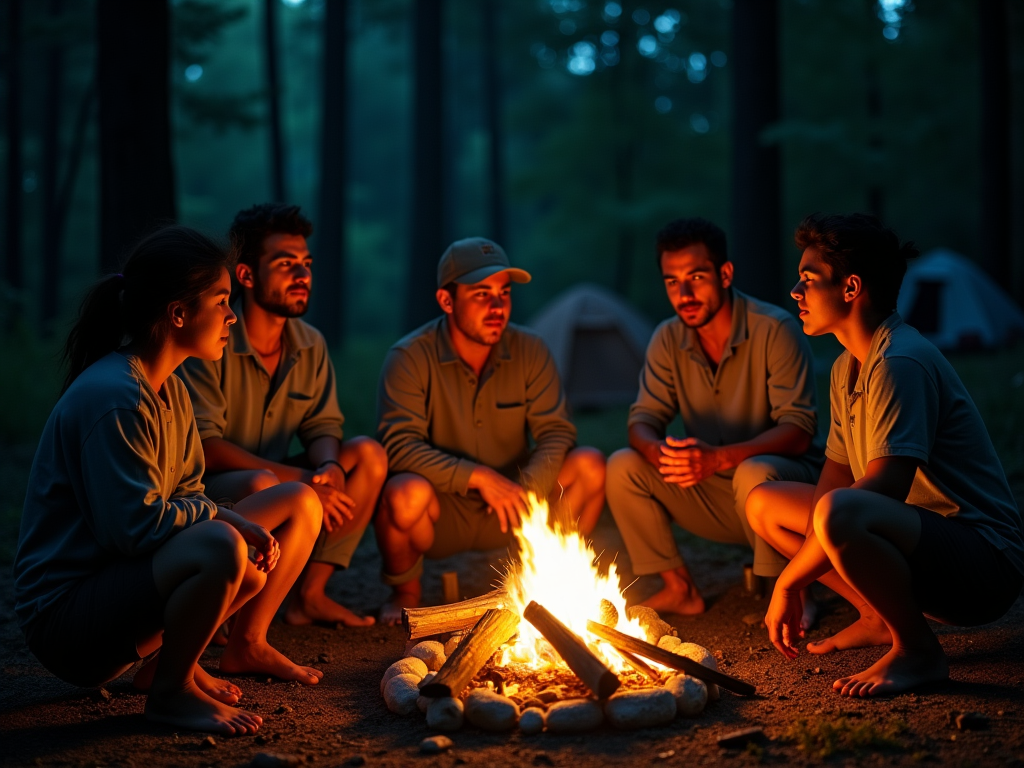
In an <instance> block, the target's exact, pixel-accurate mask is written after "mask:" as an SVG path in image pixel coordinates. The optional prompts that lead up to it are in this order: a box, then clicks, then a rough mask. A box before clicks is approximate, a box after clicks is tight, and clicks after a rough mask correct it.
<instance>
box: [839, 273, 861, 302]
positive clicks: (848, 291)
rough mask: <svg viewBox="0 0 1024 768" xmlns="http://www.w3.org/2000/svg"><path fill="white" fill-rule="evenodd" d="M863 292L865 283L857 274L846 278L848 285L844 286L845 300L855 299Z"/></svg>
mask: <svg viewBox="0 0 1024 768" xmlns="http://www.w3.org/2000/svg"><path fill="white" fill-rule="evenodd" d="M863 292H864V283H863V281H861V279H860V278H859V277H858V276H857V275H850V276H849V277H848V278H846V285H845V286H844V287H843V301H846V302H850V301H853V300H854V299H856V298H857V297H858V296H860V295H861V294H862V293H863Z"/></svg>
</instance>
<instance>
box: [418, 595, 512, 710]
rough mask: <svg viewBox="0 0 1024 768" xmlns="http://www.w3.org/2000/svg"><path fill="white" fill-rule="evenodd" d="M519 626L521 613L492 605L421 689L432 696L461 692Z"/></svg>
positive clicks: (456, 694)
mask: <svg viewBox="0 0 1024 768" xmlns="http://www.w3.org/2000/svg"><path fill="white" fill-rule="evenodd" d="M518 628H519V616H518V615H517V614H515V613H514V612H513V611H506V610H505V609H503V608H491V609H490V610H488V611H487V612H486V613H485V614H484V615H483V616H482V617H481V618H480V619H479V620H478V621H477V623H476V626H474V627H473V629H472V630H471V631H470V632H469V634H467V635H466V636H465V637H463V638H462V642H460V643H459V645H458V647H457V648H456V649H455V652H454V653H452V655H451V656H449V657H448V658H447V660H445V662H444V665H443V666H442V667H441V669H439V670H438V672H437V674H436V675H435V676H434V679H433V680H431V681H430V683H428V684H427V685H425V686H424V687H423V689H422V690H421V691H420V693H422V694H423V695H424V696H427V697H429V698H432V699H441V698H445V697H447V696H451V697H455V696H458V695H459V694H460V693H461V692H462V690H463V689H464V688H465V687H466V686H467V685H468V684H469V681H470V680H472V679H473V677H474V675H476V673H477V672H479V671H480V669H481V668H482V667H483V665H484V664H486V663H487V660H488V659H490V658H491V656H493V655H494V652H495V651H497V650H498V649H499V648H500V647H501V646H502V645H503V644H504V643H505V642H507V641H508V639H509V638H510V637H512V635H514V634H515V633H516V630H517V629H518Z"/></svg>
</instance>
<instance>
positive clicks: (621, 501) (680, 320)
mask: <svg viewBox="0 0 1024 768" xmlns="http://www.w3.org/2000/svg"><path fill="white" fill-rule="evenodd" d="M656 246H657V258H658V267H659V269H660V271H661V274H662V277H663V279H664V281H665V292H666V293H667V294H668V299H669V301H670V302H671V304H672V307H673V309H675V311H676V315H677V316H676V317H673V318H671V319H669V320H666V321H665V322H663V323H662V324H661V325H659V326H658V328H657V329H656V330H655V332H654V335H653V336H652V337H651V342H650V345H649V346H648V348H647V360H646V362H645V364H644V369H643V371H642V372H641V374H640V391H639V394H638V395H637V399H636V402H635V403H634V404H633V405H632V407H631V408H630V410H629V445H630V447H629V448H624V449H622V450H620V451H617V452H616V453H614V454H612V456H611V457H610V458H609V460H608V482H607V489H606V492H607V495H608V505H609V507H610V508H611V511H612V515H613V516H614V517H615V522H616V524H617V525H618V527H619V531H620V532H621V533H622V538H623V540H624V541H625V544H626V548H627V550H628V551H629V555H630V558H631V559H632V561H633V572H634V573H635V574H636V575H637V576H641V575H646V574H654V573H658V574H660V575H661V577H662V579H663V580H664V584H665V585H664V588H663V589H662V590H661V591H660V592H658V593H657V594H655V595H654V596H653V597H651V598H650V599H648V600H647V601H645V602H644V605H648V606H650V607H651V608H654V609H656V610H658V611H662V612H668V613H679V614H693V613H701V612H702V611H703V610H704V599H703V598H702V597H701V594H700V590H699V589H698V587H697V584H696V582H695V581H694V579H693V576H692V575H691V574H690V571H689V569H688V568H687V567H686V563H685V562H683V558H682V555H681V554H680V552H679V548H678V546H677V545H676V542H675V539H674V538H673V536H672V530H671V523H672V521H673V520H674V521H675V522H676V523H678V524H679V525H680V526H682V527H683V528H685V529H686V530H688V531H690V532H691V533H693V534H696V535H697V536H700V537H702V538H706V539H711V540H713V541H719V542H725V543H731V544H747V545H749V546H750V547H751V548H752V549H753V550H754V573H755V574H757V575H759V576H777V575H778V574H779V573H781V572H782V570H783V568H784V567H785V566H786V564H787V562H788V561H787V560H786V558H784V557H783V556H782V555H780V554H779V553H778V552H777V551H776V550H774V549H773V548H772V547H770V546H769V545H768V544H766V543H765V542H764V540H763V539H761V538H760V537H758V536H757V535H756V534H755V533H754V532H753V530H752V529H751V527H750V523H749V522H748V521H747V515H746V510H745V507H746V501H747V496H748V494H749V493H750V491H751V490H752V489H753V488H754V487H756V486H758V485H760V484H761V483H763V482H765V481H767V480H794V481H798V482H802V483H813V482H815V481H816V480H817V477H818V473H819V471H820V468H821V463H822V448H821V441H820V440H819V439H818V438H817V409H816V406H815V398H814V366H813V359H812V357H811V351H810V349H809V347H808V344H807V342H806V340H805V339H804V337H803V334H801V333H800V328H799V326H798V325H797V323H796V320H795V319H794V318H793V317H792V316H791V315H790V314H789V313H788V312H786V311H785V310H783V309H780V308H779V307H776V306H774V305H772V304H768V303H766V302H763V301H758V300H756V299H754V298H752V297H750V296H746V295H744V294H742V293H740V292H739V291H738V290H736V289H735V288H733V286H732V281H733V264H732V262H730V261H729V260H728V255H727V251H726V239H725V232H723V231H722V230H721V229H720V228H719V227H717V226H716V225H714V224H712V223H711V222H709V221H706V220H705V219H701V218H690V219H678V220H676V221H673V222H671V223H670V224H668V225H667V226H666V227H665V228H664V229H662V230H661V231H660V232H659V233H658V236H657V243H656ZM677 414H678V415H679V416H680V417H682V422H683V426H684V427H685V429H686V435H687V436H686V437H685V438H683V439H678V438H675V437H671V436H669V437H666V429H667V427H668V425H669V424H670V423H671V422H672V420H673V419H674V418H675V417H676V415H677ZM805 607H806V609H807V610H806V611H805V615H804V617H803V621H804V623H805V624H806V625H809V624H810V623H812V622H813V610H812V606H811V605H810V603H809V602H808V603H807V604H806V606H805Z"/></svg>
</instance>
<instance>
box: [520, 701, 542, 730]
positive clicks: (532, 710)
mask: <svg viewBox="0 0 1024 768" xmlns="http://www.w3.org/2000/svg"><path fill="white" fill-rule="evenodd" d="M519 730H520V731H522V732H523V733H525V734H526V735H527V736H533V735H534V734H536V733H540V732H541V731H543V730H544V710H543V709H540V708H539V707H528V708H527V709H524V710H523V714H521V715H520V716H519Z"/></svg>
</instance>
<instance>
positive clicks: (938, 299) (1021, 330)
mask: <svg viewBox="0 0 1024 768" xmlns="http://www.w3.org/2000/svg"><path fill="white" fill-rule="evenodd" d="M897 306H898V309H899V313H900V315H902V316H903V319H904V320H906V321H907V323H909V324H910V325H912V326H914V327H915V328H917V330H918V331H920V332H921V334H922V335H923V336H924V337H925V338H927V339H928V340H929V341H931V342H932V343H933V344H934V345H935V346H937V347H938V348H939V349H945V350H954V349H987V348H991V347H998V346H1002V345H1004V344H1008V343H1010V342H1012V341H1014V340H1016V339H1020V338H1024V312H1022V311H1021V309H1020V307H1018V306H1017V305H1016V304H1014V303H1013V300H1012V299H1010V297H1009V296H1007V295H1006V293H1005V292H1004V291H1003V289H1002V288H1000V287H999V286H998V285H997V284H996V283H995V281H993V280H992V278H990V277H989V276H988V275H986V274H985V273H984V272H983V271H982V270H981V268H980V267H978V266H977V265H976V264H974V263H973V262H972V261H970V260H968V259H966V258H964V257H963V256H960V255H959V254H956V253H953V251H949V250H946V249H944V248H936V249H935V250H932V251H929V252H928V253H926V254H925V255H924V256H921V257H920V258H918V259H914V260H912V261H911V262H910V267H909V268H908V269H907V276H906V277H905V278H904V280H903V289H902V290H901V291H900V298H899V302H898V304H897Z"/></svg>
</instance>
